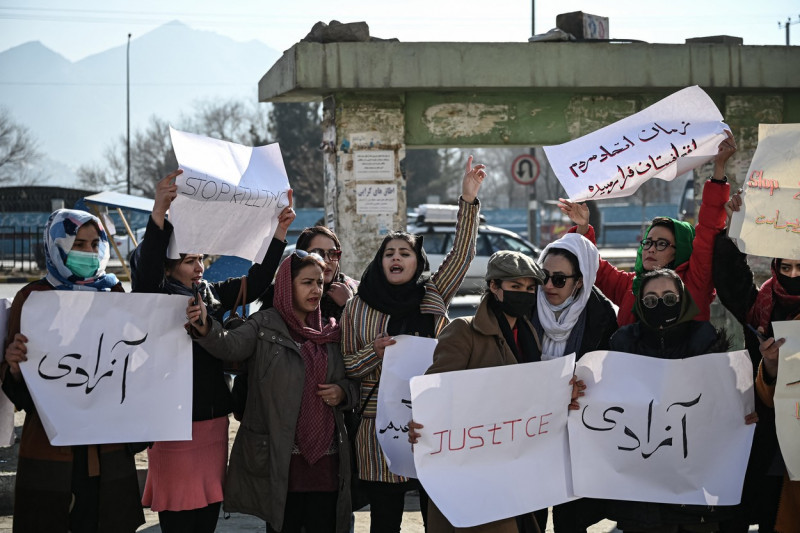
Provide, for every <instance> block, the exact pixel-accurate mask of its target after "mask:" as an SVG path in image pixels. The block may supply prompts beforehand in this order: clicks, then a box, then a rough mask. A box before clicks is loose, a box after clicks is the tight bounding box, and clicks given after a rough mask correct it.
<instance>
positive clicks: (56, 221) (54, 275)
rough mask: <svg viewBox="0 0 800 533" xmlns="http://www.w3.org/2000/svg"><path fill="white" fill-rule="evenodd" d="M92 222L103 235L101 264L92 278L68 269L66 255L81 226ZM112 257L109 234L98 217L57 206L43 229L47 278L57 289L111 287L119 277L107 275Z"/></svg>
mask: <svg viewBox="0 0 800 533" xmlns="http://www.w3.org/2000/svg"><path fill="white" fill-rule="evenodd" d="M90 222H91V223H94V224H95V226H96V227H97V230H98V233H99V234H100V246H99V248H98V254H99V256H100V266H99V267H98V269H97V272H95V274H94V276H92V277H91V278H81V277H78V276H76V275H75V274H74V273H73V272H72V271H71V270H70V269H69V268H67V265H66V262H67V254H68V253H69V252H70V250H72V245H73V244H74V243H75V237H76V235H77V234H78V229H79V228H80V227H81V226H83V225H84V224H86V223H90ZM109 256H110V253H109V245H108V236H107V235H106V232H105V230H104V229H103V223H102V222H100V219H99V218H97V217H96V216H94V215H92V214H90V213H87V212H86V211H77V210H74V209H58V210H57V211H53V213H52V214H51V215H50V218H49V219H48V220H47V225H46V226H45V228H44V257H45V262H46V264H47V276H46V279H47V281H48V283H50V285H52V286H53V287H54V288H56V289H58V290H66V291H72V290H75V291H108V290H111V287H113V286H115V285H116V284H117V283H119V280H118V279H117V277H116V276H115V275H114V274H106V265H108V259H109Z"/></svg>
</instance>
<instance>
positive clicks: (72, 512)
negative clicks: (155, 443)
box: [0, 209, 144, 533]
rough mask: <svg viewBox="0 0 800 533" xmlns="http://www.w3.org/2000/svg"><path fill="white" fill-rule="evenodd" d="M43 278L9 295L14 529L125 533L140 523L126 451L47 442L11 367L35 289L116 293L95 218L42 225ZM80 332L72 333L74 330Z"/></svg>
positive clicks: (77, 214)
mask: <svg viewBox="0 0 800 533" xmlns="http://www.w3.org/2000/svg"><path fill="white" fill-rule="evenodd" d="M44 243H45V261H46V263H47V275H46V276H45V277H44V278H42V279H40V280H37V281H34V282H32V283H29V284H28V285H26V286H24V287H23V288H22V289H20V290H19V292H17V295H16V296H15V297H14V302H13V303H12V304H11V309H10V311H9V319H8V336H7V337H6V339H7V340H6V352H5V361H4V362H3V363H2V364H1V365H0V376H2V381H3V392H5V393H6V395H7V396H8V397H9V399H11V401H13V402H14V405H15V406H16V407H17V409H19V410H24V411H25V424H24V425H23V426H22V438H21V439H20V447H19V464H18V467H17V476H16V484H15V487H14V531H25V532H28V531H31V532H47V533H67V532H68V531H73V532H81V533H95V532H105V531H114V532H120V533H133V532H134V531H136V528H138V527H139V525H141V524H143V523H144V513H143V512H142V506H141V504H140V503H139V483H138V480H137V477H136V464H135V462H134V458H133V453H132V452H133V451H134V450H132V449H131V448H130V447H128V446H126V445H125V444H95V445H88V446H51V445H50V441H49V439H48V438H47V435H46V433H45V430H44V426H43V425H42V420H41V418H40V417H39V413H38V412H37V411H36V406H35V405H34V403H33V398H32V397H31V393H30V391H29V390H28V387H27V385H26V384H25V379H24V378H23V376H22V374H21V372H20V368H19V364H20V363H21V362H22V361H25V360H27V357H26V355H25V354H26V353H27V343H28V339H27V337H25V335H23V334H22V333H20V320H21V316H22V306H23V304H24V303H25V301H26V300H27V298H28V296H30V295H31V293H33V292H38V291H51V290H61V291H73V290H74V291H78V290H80V291H98V292H107V291H112V292H124V289H123V288H122V284H121V283H120V282H119V281H118V280H117V278H116V276H114V274H107V273H106V271H105V268H106V265H107V264H108V259H109V243H108V237H107V236H106V232H105V230H104V229H103V225H102V223H101V222H100V220H99V219H98V218H97V217H95V216H93V215H90V214H89V213H87V212H85V211H75V210H72V209H59V210H58V211H54V212H53V214H51V215H50V219H49V220H48V221H47V225H46V226H45V230H44ZM76 334H77V335H80V334H81V333H80V332H77V333H76Z"/></svg>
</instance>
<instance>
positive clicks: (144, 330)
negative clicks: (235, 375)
mask: <svg viewBox="0 0 800 533" xmlns="http://www.w3.org/2000/svg"><path fill="white" fill-rule="evenodd" d="M186 302H187V298H185V297H183V296H174V295H166V294H125V293H108V292H106V293H98V292H85V291H75V292H72V291H41V292H34V293H31V295H30V296H29V297H28V299H27V300H26V301H25V304H24V305H23V306H22V324H21V328H20V329H21V331H22V333H23V334H24V335H25V336H26V337H27V338H28V354H27V355H28V360H27V361H25V362H24V363H21V364H20V365H19V366H20V369H21V370H22V375H23V377H24V378H25V383H26V384H27V386H28V389H29V390H30V393H31V396H32V397H33V401H34V404H35V405H36V410H37V411H38V413H39V416H40V417H41V419H42V424H43V425H44V428H45V431H46V432H47V436H48V438H49V439H50V443H51V444H52V445H54V446H67V445H75V444H101V443H112V442H145V441H162V440H188V439H191V437H192V345H191V339H190V338H189V336H188V335H187V334H186V330H184V329H183V323H184V322H185V319H184V315H185V314H186Z"/></svg>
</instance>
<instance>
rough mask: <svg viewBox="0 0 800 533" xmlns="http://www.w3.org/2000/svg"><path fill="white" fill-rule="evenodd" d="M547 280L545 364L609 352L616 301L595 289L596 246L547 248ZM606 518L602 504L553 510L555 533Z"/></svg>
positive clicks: (576, 243)
mask: <svg viewBox="0 0 800 533" xmlns="http://www.w3.org/2000/svg"><path fill="white" fill-rule="evenodd" d="M539 261H540V264H541V265H542V268H543V272H544V281H543V282H542V287H541V288H540V289H539V291H538V293H537V295H536V297H537V305H536V313H534V314H533V317H532V322H533V326H534V327H535V328H536V332H537V334H538V336H539V338H540V339H541V341H542V360H543V361H548V360H550V359H555V358H557V357H563V356H564V355H567V354H571V353H573V352H574V353H575V355H576V360H577V359H580V358H581V356H583V355H584V354H585V353H587V352H591V351H594V350H606V349H608V342H609V339H610V338H611V335H612V334H613V333H614V332H615V331H616V330H617V316H616V313H615V311H614V307H613V306H612V305H611V302H610V301H609V300H608V298H606V297H605V296H604V295H603V293H602V292H600V291H599V290H598V289H597V287H595V286H594V283H595V278H596V276H597V269H598V267H599V262H600V254H599V253H598V251H597V248H596V247H595V245H594V244H592V243H591V242H589V240H588V239H584V238H583V237H581V236H580V235H577V234H575V233H568V234H566V235H564V236H563V237H561V238H560V239H558V240H557V241H554V242H552V243H550V244H548V245H547V246H546V247H545V249H544V250H543V251H542V254H541V256H540V257H539ZM535 516H536V520H537V522H538V523H539V528H540V529H541V530H542V531H544V530H545V529H546V525H547V509H543V510H541V511H537V512H536V513H535ZM604 518H605V506H604V504H603V500H595V499H592V498H582V499H579V500H574V501H571V502H567V503H563V504H561V505H556V506H555V507H553V524H554V528H555V531H556V533H567V532H570V533H573V532H585V531H586V528H587V527H588V526H590V525H592V524H595V523H597V522H599V521H600V520H603V519H604Z"/></svg>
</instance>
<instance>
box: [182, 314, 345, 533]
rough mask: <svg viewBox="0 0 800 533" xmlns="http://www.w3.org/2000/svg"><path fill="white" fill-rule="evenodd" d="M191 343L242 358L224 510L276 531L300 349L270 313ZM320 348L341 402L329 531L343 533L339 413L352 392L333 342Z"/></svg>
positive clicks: (298, 386)
mask: <svg viewBox="0 0 800 533" xmlns="http://www.w3.org/2000/svg"><path fill="white" fill-rule="evenodd" d="M195 341H196V342H197V343H198V344H199V345H200V346H202V347H203V348H204V349H205V350H207V351H208V352H209V353H211V354H212V355H214V357H218V358H220V359H223V360H225V361H242V360H245V359H248V373H247V380H248V395H247V405H246V408H245V411H244V417H243V419H242V423H241V426H240V427H239V432H238V433H237V435H236V440H235V441H234V444H233V450H232V451H231V458H230V463H229V466H228V476H227V480H226V483H225V501H224V503H223V505H224V508H225V510H226V511H228V512H237V513H246V514H251V515H255V516H258V517H259V518H262V519H263V520H265V521H266V522H268V523H269V524H270V526H271V527H273V528H274V529H276V530H280V529H281V528H282V527H283V519H284V508H285V507H286V497H287V494H288V487H289V462H290V460H291V454H292V447H293V445H294V441H295V428H296V425H297V418H298V416H299V414H300V403H301V400H302V394H303V383H304V379H305V367H304V363H303V357H302V355H301V353H300V349H299V348H298V346H297V344H295V342H294V341H293V340H292V337H291V335H290V333H289V329H288V328H287V326H286V324H285V323H284V321H283V319H282V318H281V316H280V314H279V313H278V311H277V310H275V309H274V308H270V309H267V310H264V311H259V312H257V313H255V314H253V315H251V316H250V318H249V319H248V320H247V322H245V323H244V324H243V325H242V326H240V327H239V328H237V329H235V330H225V329H223V328H222V326H221V325H220V323H219V322H217V321H215V320H214V321H212V328H211V331H210V332H209V334H208V335H207V336H206V337H203V338H199V339H195ZM326 346H327V349H328V371H327V375H326V383H334V384H336V385H339V386H340V387H341V388H342V390H344V392H345V396H346V399H345V400H344V401H343V402H342V403H341V404H339V405H338V406H336V407H333V408H332V409H333V413H334V418H335V420H336V443H337V446H338V449H339V497H338V501H337V508H336V530H337V531H338V532H341V533H346V532H348V531H350V460H351V458H350V454H349V450H350V446H349V443H348V440H347V433H346V432H345V428H344V416H343V413H344V411H345V410H347V409H352V408H353V407H354V406H355V405H356V404H357V403H358V387H357V385H356V384H355V383H353V382H352V381H350V380H348V379H347V378H346V377H345V373H344V363H343V361H342V353H341V349H340V347H339V344H338V343H328V344H327V345H326Z"/></svg>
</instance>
